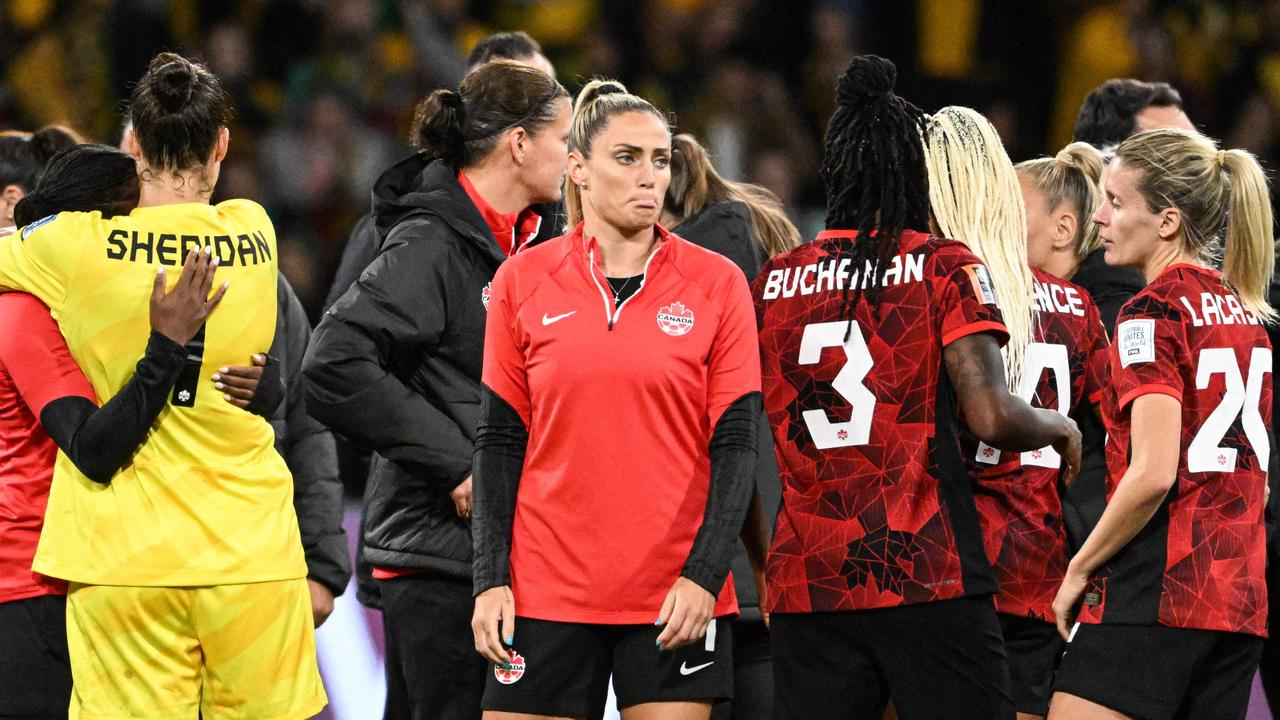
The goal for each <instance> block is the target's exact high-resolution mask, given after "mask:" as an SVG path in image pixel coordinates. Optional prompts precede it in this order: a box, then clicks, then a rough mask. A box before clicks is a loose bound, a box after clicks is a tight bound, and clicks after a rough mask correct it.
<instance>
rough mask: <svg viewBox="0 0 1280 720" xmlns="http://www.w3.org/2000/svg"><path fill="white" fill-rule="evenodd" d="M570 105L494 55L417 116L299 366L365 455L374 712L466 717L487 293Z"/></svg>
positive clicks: (529, 221) (326, 411)
mask: <svg viewBox="0 0 1280 720" xmlns="http://www.w3.org/2000/svg"><path fill="white" fill-rule="evenodd" d="M570 117H571V109H570V104H569V96H568V93H567V92H566V91H565V90H564V88H563V87H561V86H560V84H559V83H557V82H556V81H555V80H553V79H551V78H550V77H549V76H547V75H546V74H545V73H542V72H540V71H538V70H534V69H533V68H530V67H526V66H524V65H519V64H516V63H511V62H506V61H497V62H492V63H489V64H487V65H485V66H483V67H481V68H480V69H479V70H477V71H475V72H474V73H471V74H470V75H468V76H467V78H466V79H465V80H463V83H462V87H461V88H460V89H459V91H457V92H454V91H452V90H444V89H441V90H436V91H435V92H433V93H431V95H429V96H428V97H427V98H426V99H424V100H423V102H422V103H421V104H420V105H419V107H418V112H417V117H416V120H415V124H414V133H413V138H414V141H415V144H416V145H417V147H418V148H419V152H418V153H417V154H415V155H414V156H413V157H410V158H407V159H406V160H403V161H402V162H400V163H399V164H397V165H395V166H394V167H392V168H391V169H389V170H387V171H386V172H385V173H383V175H382V177H381V178H380V179H379V180H378V183H377V186H376V187H375V189H374V224H375V226H376V228H377V231H378V234H379V247H380V250H379V254H378V256H377V257H376V258H375V259H374V261H373V262H372V263H371V264H370V265H369V267H368V268H366V269H365V271H364V273H363V274H362V275H361V276H360V279H359V280H358V281H356V283H355V284H354V285H352V286H351V287H350V288H349V289H348V290H347V292H346V294H344V295H343V296H342V298H341V299H339V300H338V302H337V303H335V304H334V306H333V307H332V308H330V309H329V311H328V313H327V314H326V315H325V318H324V319H323V320H322V321H321V322H320V325H319V327H318V328H316V332H315V335H314V336H313V338H312V343H311V347H310V348H309V349H308V352H307V356H306V358H305V359H304V361H303V374H304V376H305V380H306V384H307V393H308V396H307V409H308V411H309V412H310V413H311V414H312V415H313V416H314V417H316V418H317V419H318V420H320V421H321V422H323V423H325V424H326V425H328V426H329V427H330V428H332V429H333V430H335V431H337V432H339V433H342V434H343V435H345V436H346V437H347V438H348V439H350V440H351V441H352V442H354V443H357V444H359V445H362V446H364V447H367V448H370V449H372V450H374V451H375V452H376V453H377V456H376V458H375V460H374V467H373V471H372V473H371V477H370V480H369V483H370V484H369V489H368V490H367V491H366V496H365V501H366V505H365V519H364V531H363V532H364V549H363V556H364V558H365V559H366V560H368V561H371V562H372V563H373V564H374V566H375V567H374V577H375V578H376V579H377V583H378V587H379V590H380V592H381V596H382V603H383V621H384V623H385V628H386V637H387V665H386V671H387V687H388V693H387V709H386V711H387V714H388V716H389V717H398V716H399V713H404V714H405V716H406V717H412V718H414V719H415V720H418V719H423V718H472V717H479V715H480V695H481V692H482V690H483V688H484V677H485V674H486V671H487V668H486V665H485V662H484V660H483V659H482V658H480V657H477V656H476V655H475V654H474V653H473V652H471V645H472V643H471V634H470V633H469V632H468V628H469V625H470V621H471V612H472V593H471V546H472V540H471V527H470V517H471V495H472V490H471V488H472V481H471V459H472V454H473V451H474V446H473V442H474V441H475V437H476V423H477V422H478V420H479V414H480V399H481V386H480V372H481V363H482V359H483V348H484V323H485V317H486V312H488V311H489V310H491V309H492V305H493V303H492V299H491V292H492V288H491V285H490V282H491V281H492V280H493V277H494V273H495V272H496V271H497V269H498V266H499V265H500V264H502V263H503V261H504V260H506V259H507V257H508V256H509V255H512V254H513V253H516V252H517V251H518V250H519V249H520V247H521V245H522V244H523V243H524V242H525V241H526V240H528V239H529V238H530V237H531V236H532V233H533V232H535V231H536V229H537V227H538V224H539V220H538V216H537V215H536V214H534V213H533V212H531V211H530V210H529V206H530V205H532V204H534V203H539V202H548V201H554V200H556V199H558V198H559V197H560V192H561V183H562V181H563V178H564V172H565V158H566V157H567V155H568V150H567V148H566V142H567V137H568V133H569V121H570Z"/></svg>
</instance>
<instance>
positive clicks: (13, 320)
mask: <svg viewBox="0 0 1280 720" xmlns="http://www.w3.org/2000/svg"><path fill="white" fill-rule="evenodd" d="M0 327H3V328H5V330H7V331H9V332H3V333H0V356H3V357H4V358H5V362H11V361H13V360H14V358H15V357H18V355H20V354H21V353H20V352H19V353H18V354H14V352H13V351H14V349H15V348H16V349H18V350H19V351H20V350H22V349H23V348H24V343H26V342H29V341H31V340H32V339H33V338H37V337H46V336H47V334H48V333H54V334H57V333H59V332H60V331H59V330H58V326H57V323H56V322H55V321H54V319H53V316H52V315H50V314H49V307H48V306H47V305H45V304H44V303H42V302H40V299H39V298H37V297H36V296H35V295H29V294H27V293H22V292H7V293H0Z"/></svg>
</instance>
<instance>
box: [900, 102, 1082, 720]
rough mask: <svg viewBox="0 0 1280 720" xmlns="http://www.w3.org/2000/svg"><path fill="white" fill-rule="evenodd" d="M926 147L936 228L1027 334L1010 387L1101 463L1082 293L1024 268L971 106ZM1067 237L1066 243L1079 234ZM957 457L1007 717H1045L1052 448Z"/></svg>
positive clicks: (1052, 585) (981, 125) (984, 128)
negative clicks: (965, 473)
mask: <svg viewBox="0 0 1280 720" xmlns="http://www.w3.org/2000/svg"><path fill="white" fill-rule="evenodd" d="M925 142H926V144H927V146H928V153H927V155H926V160H927V165H928V168H929V197H930V201H931V204H932V211H933V213H932V214H933V220H934V223H935V224H936V225H937V226H938V229H939V230H940V231H941V232H942V233H943V234H944V235H946V236H947V237H952V238H955V239H956V240H959V241H960V242H963V243H965V244H966V245H968V246H969V247H970V248H971V249H972V250H973V251H974V254H975V255H977V256H979V257H981V258H983V259H984V260H985V261H986V262H987V267H988V268H990V269H991V277H992V281H993V283H994V284H995V286H996V294H997V295H998V297H999V298H1000V305H1001V309H1002V310H1003V312H1004V317H1005V322H1006V323H1007V324H1008V326H1009V328H1010V335H1013V336H1015V337H1016V332H1022V331H1025V332H1027V333H1028V336H1027V337H1026V342H1025V343H1021V344H1020V343H1016V342H1015V341H1014V340H1012V339H1011V340H1010V343H1009V345H1008V346H1007V348H1006V351H1007V354H1006V357H1005V361H1006V367H1008V372H1009V376H1010V378H1011V380H1010V383H1009V385H1010V387H1011V388H1013V389H1014V391H1015V392H1016V394H1017V395H1018V396H1020V397H1022V398H1023V399H1024V400H1026V401H1027V402H1029V403H1032V404H1033V405H1036V406H1039V407H1043V408H1048V409H1050V410H1055V411H1057V412H1059V413H1062V414H1063V415H1069V416H1070V417H1071V418H1072V419H1073V420H1075V421H1076V423H1077V424H1078V425H1079V427H1080V429H1081V434H1082V436H1083V440H1084V442H1085V444H1086V446H1087V447H1092V448H1093V451H1094V455H1095V456H1097V457H1099V458H1100V456H1101V449H1102V434H1101V432H1100V429H1099V428H1098V423H1097V419H1096V417H1095V416H1094V413H1093V408H1092V405H1091V404H1090V403H1089V402H1088V399H1087V398H1088V397H1089V396H1090V395H1092V394H1094V393H1095V392H1096V391H1097V387H1096V385H1097V383H1096V380H1097V378H1098V377H1100V375H1099V374H1098V373H1097V372H1096V368H1097V367H1098V361H1099V360H1101V359H1102V358H1103V357H1104V356H1103V354H1102V350H1103V349H1104V348H1105V347H1106V342H1105V337H1106V336H1105V335H1104V334H1103V332H1102V325H1101V323H1100V321H1099V320H1098V313H1097V310H1096V309H1095V308H1093V307H1092V304H1091V303H1089V302H1088V297H1087V295H1085V294H1084V293H1083V291H1081V290H1080V289H1079V288H1076V287H1074V286H1072V285H1070V283H1064V282H1063V281H1060V280H1058V279H1057V278H1055V277H1053V276H1052V275H1049V274H1047V273H1043V272H1041V271H1039V270H1036V269H1033V268H1032V267H1030V266H1029V265H1028V264H1027V244H1026V238H1027V222H1026V214H1025V210H1024V204H1023V199H1022V195H1021V192H1020V189H1019V184H1018V177H1017V174H1016V173H1015V171H1014V167H1013V163H1011V162H1010V161H1009V157H1008V155H1006V154H1005V151H1004V147H1003V145H1002V144H1001V142H1000V138H999V136H998V135H997V134H996V131H995V128H994V127H992V125H991V123H990V122H988V121H987V119H986V118H984V117H983V116H982V115H980V114H978V113H977V112H975V111H973V110H970V109H969V108H961V107H948V108H943V109H942V110H940V111H938V113H937V114H935V115H934V116H933V117H932V118H931V119H930V121H929V123H928V125H927V126H926V128H925ZM1050 162H1053V163H1058V160H1052V161H1050ZM1077 212H1078V211H1077ZM1085 217H1087V215H1086V216H1085ZM1064 229H1069V230H1071V231H1072V235H1073V239H1074V234H1075V232H1074V231H1075V229H1076V227H1075V226H1074V225H1070V224H1068V225H1067V226H1066V227H1065V228H1064ZM1015 326H1018V327H1019V330H1018V331H1016V332H1015V330H1014V327H1015ZM1090 368H1095V372H1094V373H1092V374H1091V373H1090V372H1089V370H1090ZM966 420H968V418H966ZM1090 430H1098V431H1096V432H1090ZM961 451H962V453H963V456H964V458H965V463H966V466H967V468H968V470H969V473H970V475H971V476H972V477H973V480H974V501H975V503H976V505H977V508H978V515H979V519H980V521H981V525H982V532H983V539H984V541H985V548H986V552H987V557H988V558H989V559H990V560H991V563H992V567H993V568H994V570H995V574H996V579H997V580H998V581H999V587H1000V589H999V591H998V592H997V593H996V596H995V606H996V611H997V612H998V614H999V619H1000V629H1001V636H1002V637H1003V638H1004V643H1005V651H1006V654H1007V655H1008V657H1009V669H1010V676H1011V679H1012V689H1013V705H1014V709H1015V710H1016V711H1017V716H1018V718H1019V720H1032V719H1033V718H1043V717H1044V716H1045V714H1046V713H1048V711H1049V695H1050V684H1051V682H1052V680H1053V671H1054V666H1055V664H1056V662H1057V657H1058V655H1059V653H1060V652H1061V650H1062V640H1061V638H1059V637H1058V635H1057V632H1056V631H1055V629H1054V626H1053V621H1052V617H1051V616H1052V613H1053V609H1052V603H1053V597H1054V593H1055V592H1056V591H1057V589H1058V585H1059V584H1060V583H1061V580H1062V576H1063V573H1064V572H1065V570H1066V565H1067V542H1066V540H1067V538H1066V535H1065V533H1064V532H1063V524H1062V522H1061V521H1060V518H1062V517H1063V515H1064V508H1063V503H1062V499H1061V497H1060V495H1059V481H1060V475H1061V473H1062V469H1063V467H1062V465H1063V464H1062V461H1061V458H1060V457H1059V456H1058V454H1057V453H1056V452H1054V450H1053V448H1050V447H1043V448H1038V449H1035V450H1031V451H1029V452H1023V453H1007V452H1006V453H1002V452H1000V451H998V450H996V449H995V448H992V447H990V446H988V445H986V444H985V443H982V442H980V441H979V440H978V439H977V438H976V437H974V436H973V434H972V433H970V432H963V433H962V434H961ZM1093 464H1094V465H1095V468H1094V472H1093V474H1094V475H1099V474H1100V473H1099V472H1098V468H1097V467H1096V466H1097V465H1098V463H1096V462H1095V463H1093ZM1099 482H1100V480H1099V481H1097V482H1095V484H1098V483H1099Z"/></svg>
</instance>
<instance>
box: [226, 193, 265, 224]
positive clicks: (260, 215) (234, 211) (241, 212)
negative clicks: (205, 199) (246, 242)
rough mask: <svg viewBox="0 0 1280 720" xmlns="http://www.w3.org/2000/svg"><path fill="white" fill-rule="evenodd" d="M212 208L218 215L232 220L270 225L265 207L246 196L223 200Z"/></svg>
mask: <svg viewBox="0 0 1280 720" xmlns="http://www.w3.org/2000/svg"><path fill="white" fill-rule="evenodd" d="M213 208H214V210H215V211H216V212H217V214H218V215H219V216H221V217H225V218H228V219H230V220H231V221H232V222H236V223H243V224H248V225H251V226H262V225H265V226H267V227H268V228H270V227H271V216H270V215H268V214H267V210H266V208H264V207H262V206H261V205H259V204H258V203H256V202H254V201H253V200H250V199H248V198H233V199H231V200H223V201H222V202H220V203H218V204H217V205H214V206H213Z"/></svg>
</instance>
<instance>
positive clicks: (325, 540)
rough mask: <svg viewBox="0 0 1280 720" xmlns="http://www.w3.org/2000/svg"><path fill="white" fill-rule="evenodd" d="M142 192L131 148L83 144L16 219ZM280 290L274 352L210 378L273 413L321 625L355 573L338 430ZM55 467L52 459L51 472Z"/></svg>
mask: <svg viewBox="0 0 1280 720" xmlns="http://www.w3.org/2000/svg"><path fill="white" fill-rule="evenodd" d="M138 192H139V181H138V171H137V163H136V162H135V161H134V159H133V158H132V157H131V156H129V155H128V154H127V153H124V152H122V151H120V150H118V149H116V148H113V147H109V146H106V145H77V146H75V147H72V148H70V149H68V150H66V151H63V152H60V153H58V154H57V155H55V156H54V157H53V159H52V160H50V161H49V164H48V166H47V167H46V169H45V171H44V175H43V176H42V177H41V178H40V181H39V183H38V185H37V186H36V189H35V191H34V192H32V193H29V194H27V195H26V196H24V197H23V198H22V200H21V201H20V202H19V203H18V206H17V207H16V208H15V209H14V219H15V220H16V221H17V222H18V223H19V224H22V225H27V224H30V223H33V222H36V221H38V220H40V219H42V218H45V217H48V216H50V215H53V214H56V213H58V212H65V211H78V212H93V211H95V210H96V211H98V212H100V213H102V216H103V217H104V218H109V217H114V216H116V215H127V214H129V213H130V212H132V211H133V209H134V208H136V207H137V205H138ZM277 297H278V307H277V310H276V337H275V339H274V340H273V341H272V346H271V349H270V355H269V356H268V355H263V354H259V355H255V356H254V357H253V358H252V365H250V366H245V367H240V366H228V367H226V368H223V369H221V370H219V371H218V372H217V373H216V374H215V375H213V376H212V377H211V378H210V380H209V383H210V384H211V385H213V386H214V388H215V389H217V390H220V391H222V392H223V394H224V395H225V398H224V399H226V400H227V402H230V403H232V404H234V405H236V406H237V407H240V408H243V409H245V410H248V411H249V412H252V413H255V414H257V415H261V416H262V417H265V418H267V419H269V420H270V421H271V427H272V429H273V430H274V431H275V435H276V450H277V451H279V453H280V455H281V456H282V457H284V459H285V463H286V464H287V465H288V466H289V470H290V472H291V474H292V475H293V486H294V495H293V505H294V509H295V511H296V512H297V515H298V530H299V531H300V532H301V534H302V547H303V550H304V551H305V554H306V559H307V585H308V588H309V589H310V591H311V609H312V615H313V617H314V619H315V621H316V627H319V626H320V625H321V624H322V623H323V622H324V619H325V618H327V617H328V615H329V613H331V612H332V611H333V601H334V597H335V596H337V595H340V594H342V592H343V590H345V588H346V585H347V580H348V579H349V578H350V576H351V559H350V557H349V554H348V553H349V551H348V550H347V544H346V535H345V533H344V532H343V530H342V512H343V508H342V484H341V482H340V481H339V480H338V477H337V461H336V459H335V457H334V447H333V437H332V435H330V433H329V431H328V430H326V429H325V428H324V427H323V426H321V425H320V424H319V423H318V422H316V421H315V420H314V419H313V418H311V417H310V416H309V415H307V413H306V409H305V407H304V405H303V392H302V383H301V377H302V372H301V365H302V355H303V352H304V351H305V349H306V346H307V341H308V340H309V339H310V337H311V325H310V323H309V321H308V320H307V317H306V314H305V313H304V312H303V310H302V305H301V304H300V303H299V302H298V298H297V296H296V295H295V294H294V292H293V289H292V288H291V287H290V286H289V283H288V282H287V281H285V279H284V275H280V276H279V278H278V283H277ZM52 468H53V464H52V461H51V462H50V464H49V470H50V472H52ZM64 645H65V643H64Z"/></svg>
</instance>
